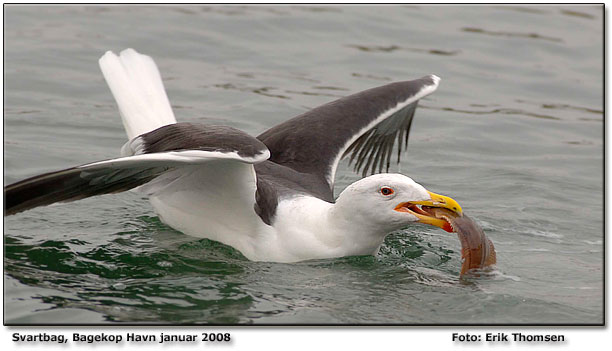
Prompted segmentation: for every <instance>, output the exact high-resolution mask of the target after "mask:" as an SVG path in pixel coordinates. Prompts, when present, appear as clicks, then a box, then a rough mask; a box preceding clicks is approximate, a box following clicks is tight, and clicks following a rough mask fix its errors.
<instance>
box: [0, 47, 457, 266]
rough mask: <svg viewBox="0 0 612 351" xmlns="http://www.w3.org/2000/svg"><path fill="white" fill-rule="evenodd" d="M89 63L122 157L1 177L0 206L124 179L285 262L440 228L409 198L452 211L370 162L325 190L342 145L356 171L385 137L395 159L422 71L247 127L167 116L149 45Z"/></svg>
mask: <svg viewBox="0 0 612 351" xmlns="http://www.w3.org/2000/svg"><path fill="white" fill-rule="evenodd" d="M99 63H100V67H101V69H102V73H103V74H104V77H105V79H106V81H107V83H108V85H109V87H110V89H111V92H112V94H113V96H114V97H115V100H116V101H117V104H118V106H119V111H120V114H121V116H122V120H123V124H124V126H125V130H126V132H127V135H128V140H129V141H128V142H127V143H126V144H125V145H124V146H123V148H122V150H121V151H122V157H120V158H116V159H111V160H106V161H99V162H94V163H89V164H85V165H82V166H78V167H73V168H69V169H65V170H62V171H57V172H51V173H46V174H43V175H39V176H35V177H32V178H29V179H26V180H23V181H20V182H17V183H15V184H12V185H9V186H7V187H5V189H4V192H5V215H11V214H15V213H18V212H21V211H25V210H28V209H31V208H34V207H37V206H43V205H49V204H52V203H56V202H68V201H74V200H78V199H82V198H86V197H90V196H94V195H102V194H109V193H116V192H122V191H126V190H130V189H135V190H138V191H140V192H142V193H144V194H146V195H148V196H149V199H150V202H151V204H152V205H153V207H154V209H155V211H156V212H157V214H158V215H159V217H160V219H161V220H162V221H163V222H164V223H166V224H168V225H169V226H171V227H173V228H175V229H177V230H180V231H182V232H183V233H185V234H189V235H192V236H195V237H202V238H209V239H212V240H216V241H219V242H222V243H224V244H227V245H230V246H232V247H234V248H236V249H238V250H239V251H240V252H241V253H242V254H243V255H244V256H246V257H247V258H248V259H250V260H257V261H277V262H295V261H301V260H307V259H320V258H331V257H341V256H350V255H369V254H376V253H377V252H378V250H379V248H380V246H381V245H382V243H383V240H384V238H385V236H386V235H387V234H388V233H390V232H392V231H394V230H397V229H400V228H402V227H405V226H407V225H410V224H412V223H416V222H419V223H427V224H431V225H435V226H438V227H441V228H443V229H445V230H447V231H450V230H452V229H451V228H450V227H449V225H448V223H447V222H446V221H444V220H442V219H437V218H434V217H431V216H430V215H429V214H428V213H427V212H425V211H423V210H422V209H421V207H420V206H431V207H443V208H447V209H450V210H452V211H455V212H457V213H461V207H460V206H459V205H458V204H457V202H456V201H454V200H453V199H451V198H449V197H446V196H442V195H438V194H434V193H432V192H429V191H427V190H426V189H425V188H424V187H423V186H421V185H419V184H417V183H416V182H414V181H413V180H412V179H410V178H408V177H406V176H404V175H401V174H389V173H381V174H374V175H371V176H368V177H365V178H363V179H361V180H359V181H357V182H355V183H353V184H351V185H350V186H348V187H347V188H346V189H345V190H344V191H342V193H340V195H339V196H338V197H337V198H334V194H333V189H334V176H335V174H336V168H337V166H338V163H339V161H340V160H341V159H342V158H343V157H346V156H349V157H350V158H351V160H352V162H354V163H355V169H356V170H362V172H363V175H364V176H365V175H366V174H367V173H372V174H373V173H376V172H381V171H383V169H385V170H387V171H388V168H389V164H390V162H391V156H392V155H391V154H392V151H393V147H394V144H395V143H396V142H397V143H398V144H399V145H398V147H397V149H398V155H397V157H398V162H399V152H400V151H401V150H402V148H404V149H405V147H406V145H407V142H408V133H409V130H410V125H411V122H412V119H413V117H414V112H415V109H416V106H417V103H418V100H419V99H421V98H422V97H424V96H426V95H428V94H430V93H432V92H433V91H435V90H436V88H437V87H438V83H439V81H440V79H439V78H438V77H436V76H434V75H429V76H425V77H422V78H420V79H416V80H411V81H404V82H397V83H391V84H387V85H384V86H381V87H377V88H373V89H370V90H366V91H363V92H360V93H357V94H354V95H350V96H347V97H344V98H341V99H339V100H336V101H333V102H330V103H328V104H325V105H323V106H320V107H317V108H315V109H313V110H311V111H308V112H306V113H304V114H302V115H299V116H297V117H295V118H293V119H290V120H288V121H286V122H284V123H281V124H280V125H277V126H275V127H273V128H271V129H269V130H268V131H266V132H264V133H263V134H261V135H259V136H258V137H253V136H250V135H248V134H246V133H244V132H242V131H240V130H237V129H235V128H231V127H227V126H213V125H205V124H195V123H177V122H176V119H175V118H174V113H173V112H172V108H171V105H170V103H169V101H168V97H167V96H166V92H165V90H164V86H163V83H162V80H161V76H160V74H159V71H158V69H157V66H156V65H155V62H154V61H153V60H152V59H151V58H150V57H149V56H146V55H142V54H139V53H137V52H136V51H134V50H133V49H127V50H124V51H123V52H121V54H120V55H119V56H117V55H115V54H114V53H112V52H110V51H109V52H107V53H106V54H105V55H104V56H102V58H101V59H100V62H99Z"/></svg>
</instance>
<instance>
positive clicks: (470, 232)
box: [423, 206, 497, 276]
mask: <svg viewBox="0 0 612 351" xmlns="http://www.w3.org/2000/svg"><path fill="white" fill-rule="evenodd" d="M423 210H424V211H426V212H427V213H429V214H430V215H432V216H434V217H436V218H441V219H444V220H445V221H447V222H448V223H449V224H450V225H451V227H452V229H453V232H455V233H457V236H458V237H459V241H461V258H462V259H463V264H462V265H461V275H462V276H463V275H464V274H465V273H467V272H468V271H469V270H471V269H481V268H485V267H488V266H490V265H493V264H495V263H496V262H497V258H496V255H495V246H493V242H492V241H491V240H489V238H487V236H486V235H485V233H484V231H483V230H482V228H480V226H479V225H478V224H477V223H476V222H475V221H474V220H473V219H471V218H470V217H468V216H466V215H465V214H464V215H459V214H457V213H455V212H453V211H450V210H447V209H445V208H439V207H426V206H423Z"/></svg>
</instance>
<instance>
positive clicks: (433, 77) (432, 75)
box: [429, 74, 442, 86]
mask: <svg viewBox="0 0 612 351" xmlns="http://www.w3.org/2000/svg"><path fill="white" fill-rule="evenodd" d="M429 78H431V80H433V82H434V85H436V86H437V85H438V84H440V80H442V79H441V78H440V77H438V76H436V75H435V74H430V75H429Z"/></svg>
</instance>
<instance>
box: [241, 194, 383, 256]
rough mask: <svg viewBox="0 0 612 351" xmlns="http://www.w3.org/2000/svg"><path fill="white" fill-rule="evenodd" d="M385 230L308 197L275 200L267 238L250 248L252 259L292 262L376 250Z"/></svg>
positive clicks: (339, 205) (343, 205)
mask: <svg viewBox="0 0 612 351" xmlns="http://www.w3.org/2000/svg"><path fill="white" fill-rule="evenodd" d="M386 234H387V232H385V231H384V228H381V227H380V226H376V225H374V224H373V223H369V222H368V221H367V220H365V219H364V218H362V217H360V216H358V215H356V214H355V213H354V212H352V211H351V206H350V204H346V203H345V202H342V201H339V202H337V203H335V204H332V203H329V202H326V201H323V200H320V199H317V198H315V197H310V196H297V197H293V198H290V199H285V200H282V201H280V202H279V204H278V208H277V212H276V216H275V220H274V223H273V226H272V232H270V233H266V235H269V236H270V240H261V241H259V242H258V244H257V247H254V250H253V254H254V256H255V257H248V258H249V259H252V260H266V261H267V260H274V261H280V262H295V261H301V260H307V259H323V258H332V257H342V256H353V255H372V254H376V253H377V252H378V249H379V248H380V245H382V243H383V240H384V238H385V235H386Z"/></svg>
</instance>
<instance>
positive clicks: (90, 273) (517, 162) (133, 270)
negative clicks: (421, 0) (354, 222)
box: [4, 6, 604, 324]
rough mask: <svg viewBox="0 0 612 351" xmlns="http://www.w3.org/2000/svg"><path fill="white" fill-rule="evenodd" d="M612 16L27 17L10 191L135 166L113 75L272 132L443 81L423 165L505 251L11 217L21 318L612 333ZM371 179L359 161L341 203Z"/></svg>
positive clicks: (97, 206)
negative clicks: (130, 55)
mask: <svg viewBox="0 0 612 351" xmlns="http://www.w3.org/2000/svg"><path fill="white" fill-rule="evenodd" d="M602 15H603V14H602V7H596V6H580V7H553V6H549V7H526V6H524V7H507V6H499V7H477V6H470V7H461V6H453V7H444V6H435V7H427V6H386V7H365V6H353V7H323V6H317V7H313V6H295V7H275V6H261V7H244V6H234V7H199V6H193V7H118V6H113V7H94V6H92V7H79V6H70V7H44V8H43V7H36V6H28V7H19V6H8V7H5V17H4V19H5V22H4V35H5V36H4V39H5V51H4V68H5V71H4V83H5V85H4V88H5V90H4V181H5V184H8V183H12V182H14V181H17V180H20V179H22V178H24V177H28V176H33V175H36V174H40V173H44V172H48V171H52V170H57V169H62V168H66V167H69V166H73V165H77V164H83V163H87V162H90V161H94V160H99V159H106V158H112V157H116V156H117V155H118V152H119V148H120V147H121V145H123V143H124V142H125V133H124V131H123V127H122V125H121V121H120V118H119V115H118V112H117V109H116V106H115V103H114V101H113V100H112V97H111V94H110V92H109V90H108V88H107V87H106V85H105V83H104V80H103V78H102V75H101V73H100V72H99V69H98V67H97V59H98V58H99V57H100V56H101V55H102V54H103V53H104V52H105V51H106V50H114V51H119V50H121V49H124V48H126V47H133V48H135V49H137V50H139V51H140V52H143V53H147V54H149V55H151V56H153V57H154V58H155V59H156V61H157V63H158V65H159V67H160V70H161V72H162V75H163V77H164V82H165V84H166V88H167V91H168V94H169V97H170V100H171V101H172V103H173V107H174V109H175V114H176V116H177V119H179V120H180V121H190V122H208V123H223V124H227V125H230V126H233V127H236V128H239V129H242V130H244V131H246V132H249V133H251V134H253V135H257V134H259V133H261V132H263V131H264V130H266V129H267V128H269V127H271V126H273V125H275V124H277V123H279V122H282V121H284V120H286V119H287V118H289V117H293V116H295V115H297V114H300V113H302V112H304V111H306V110H307V109H310V108H313V107H315V106H318V105H320V104H323V103H325V102H328V101H330V100H333V99H335V98H337V97H340V96H344V95H347V94H350V93H354V92H358V91H360V90H363V89H367V88H370V87H374V86H378V85H383V84H386V83H388V82H391V81H394V80H406V79H413V78H418V77H421V76H423V75H425V74H429V73H434V74H437V75H439V76H440V77H442V82H441V84H440V87H439V89H438V91H437V92H436V93H434V94H433V95H431V96H429V97H427V98H426V99H424V100H423V101H421V104H420V105H419V106H420V108H419V110H418V111H417V116H416V119H415V122H414V124H413V126H412V131H411V133H412V134H411V137H410V147H409V150H408V154H407V155H406V157H404V159H403V161H402V163H401V165H400V166H399V167H395V168H394V169H393V171H398V169H399V171H401V172H402V173H404V174H407V175H409V176H411V177H412V178H414V179H415V180H416V181H418V182H420V183H422V184H423V185H425V186H426V187H427V188H428V189H430V190H432V191H435V192H438V193H442V194H447V195H450V196H452V197H453V198H455V199H457V200H458V201H459V203H461V204H462V206H463V208H464V210H465V212H466V213H468V214H469V215H470V216H471V217H473V218H475V219H476V220H477V221H478V222H479V223H480V224H481V226H482V227H483V228H484V230H485V232H486V233H487V234H488V236H489V237H490V238H491V240H492V241H493V242H494V243H495V246H496V248H497V253H498V265H497V269H496V270H495V271H494V272H493V273H489V274H485V275H481V276H480V277H471V278H468V279H460V278H459V270H460V266H461V260H460V245H459V240H458V239H457V237H456V236H455V235H454V234H448V233H446V232H443V231H441V230H439V229H436V228H434V227H427V226H413V227H410V228H406V229H404V230H400V231H398V232H395V233H393V234H391V235H389V237H388V238H387V240H386V241H385V244H384V246H383V247H382V249H381V252H380V253H379V254H378V255H377V256H375V257H372V256H364V257H346V258H338V259H333V260H319V261H308V262H302V263H297V264H277V263H261V262H250V261H248V260H246V259H245V258H244V257H243V256H242V255H241V254H240V253H239V252H237V251H235V250H233V249H232V248H229V247H226V246H224V245H221V244H219V243H216V242H212V241H209V240H197V239H194V238H191V237H188V236H186V235H184V234H181V233H180V232H177V231H175V230H172V229H171V228H169V227H167V226H165V225H164V224H163V223H161V222H160V220H159V219H158V218H157V217H156V216H155V213H154V212H153V210H152V209H151V207H150V206H149V204H148V202H147V200H146V199H145V198H143V197H142V196H141V195H139V194H136V193H130V192H128V193H122V194H118V195H109V196H103V197H99V198H91V199H86V200H82V201H79V202H76V203H70V204H63V205H54V206H49V207H45V208H39V209H35V210H32V211H28V212H25V213H21V214H18V215H15V216H11V217H6V218H5V219H4V297H5V298H4V304H5V305H4V314H5V315H4V318H5V319H4V320H5V322H7V323H58V322H59V323H107V322H108V323H112V322H130V323H137V322H161V323H279V324H282V323H301V324H303V323H319V324H320V323H343V324H347V323H348V324H361V323H401V324H419V323H529V324H534V323H546V324H553V323H601V322H602V321H603V244H602V243H603V118H604V117H603V95H602V89H603V61H602V55H603V47H602V28H603V25H602V20H603V19H602ZM358 178H359V176H358V175H357V174H354V173H352V172H351V171H350V169H349V167H348V166H347V165H346V163H343V165H341V166H340V167H339V172H338V175H337V185H336V194H338V193H339V192H340V191H341V190H342V189H343V188H344V187H346V186H347V185H348V184H350V183H351V182H353V181H355V180H357V179H358Z"/></svg>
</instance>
